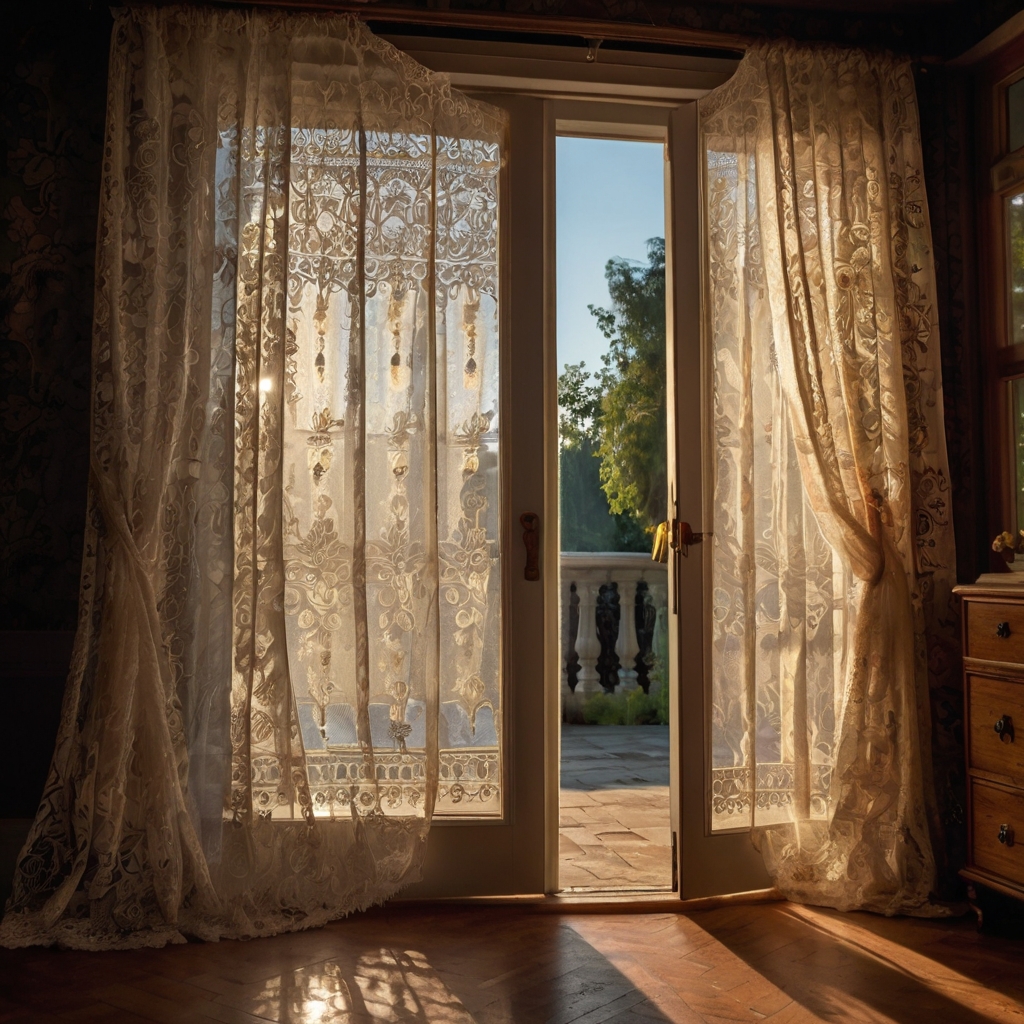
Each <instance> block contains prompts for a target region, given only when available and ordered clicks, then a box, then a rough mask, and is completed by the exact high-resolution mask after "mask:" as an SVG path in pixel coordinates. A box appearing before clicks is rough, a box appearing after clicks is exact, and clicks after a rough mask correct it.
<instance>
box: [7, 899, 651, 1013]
mask: <svg viewBox="0 0 1024 1024" xmlns="http://www.w3.org/2000/svg"><path fill="white" fill-rule="evenodd" d="M4 957H5V961H6V963H5V967H6V973H7V976H8V978H9V979H14V978H17V979H18V980H17V982H14V981H13V980H9V981H8V982H7V983H6V984H5V985H4V986H3V989H4V991H3V993H2V995H0V1018H2V1019H4V1020H7V1019H18V1020H31V1021H33V1022H37V1024H47V1022H54V1021H69V1020H72V1019H74V1020H83V1019H88V1020H89V1021H98V1020H103V1021H108V1020H109V1021H118V1022H124V1024H138V1022H143V1021H168V1020H175V1021H178V1020H181V1021H186V1020H187V1021H190V1022H191V1021H197V1022H203V1021H208V1020H217V1021H228V1020H231V1021H236V1020H238V1021H251V1022H252V1024H259V1022H260V1021H275V1022H290V1024H298V1022H300V1021H301V1022H312V1021H316V1022H317V1024H370V1022H374V1021H388V1022H396V1021H408V1022H422V1024H440V1022H444V1024H511V1022H515V1024H520V1022H523V1024H525V1022H538V1024H539V1022H541V1021H547V1022H550V1024H570V1022H577V1024H589V1022H592V1021H593V1022H596V1021H601V1022H613V1024H640V1022H645V1024H663V1022H664V1024H667V1022H668V1021H669V1020H670V1018H669V1017H667V1016H665V1015H664V1014H662V1013H661V1011H660V1010H659V1009H658V1007H657V1006H656V1005H655V1004H654V1003H653V1002H651V1000H650V999H648V997H647V996H646V994H645V993H644V992H642V991H640V990H639V989H637V988H636V987H635V986H634V985H633V984H632V983H631V982H630V981H629V980H628V979H627V978H626V977H625V976H624V975H623V974H621V973H620V972H619V971H618V970H617V969H616V967H615V966H613V964H612V963H610V962H609V960H608V959H607V958H606V957H605V956H604V955H603V954H602V953H600V952H599V951H598V950H596V949H594V948H593V946H591V945H590V944H589V943H588V942H587V941H586V940H585V939H583V938H582V937H581V936H580V935H579V934H578V933H577V932H576V931H575V930H574V929H573V928H572V927H571V926H570V925H569V924H568V923H566V921H565V920H563V919H562V918H560V917H556V916H554V915H549V914H530V913H524V912H519V911H505V910H493V909H492V910H487V909H485V908H480V909H474V910H451V909H445V908H440V909H439V908H438V907H437V906H436V905H435V906H434V907H433V908H432V909H423V910H419V909H416V908H400V909H394V910H389V909H387V908H383V909H379V910H375V911H371V912H369V913H366V914H359V915H355V916H353V917H351V918H348V919H346V920H344V921H340V922H337V923H335V924H333V925H329V926H328V927H326V928H321V929H318V930H315V931H309V932H299V933H295V934H291V935H283V936H278V937H276V938H272V939H258V940H254V941H252V942H219V943H196V944H189V945H185V946H171V947H167V948H164V949H161V950H138V951H130V952H117V953H79V952H70V951H54V950H38V949H35V950H15V951H11V952H5V953H4ZM55 977H60V978H61V984H60V985H57V986H55V985H54V984H53V979H54V978H55ZM19 1014H20V1015H19Z"/></svg>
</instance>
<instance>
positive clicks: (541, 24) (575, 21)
mask: <svg viewBox="0 0 1024 1024" xmlns="http://www.w3.org/2000/svg"><path fill="white" fill-rule="evenodd" d="M221 2H226V3H228V4H230V5H231V6H244V7H279V8H287V9H290V10H296V9H297V10H306V11H333V12H336V13H339V14H354V15H356V16H357V17H358V18H359V19H360V20H362V21H384V22H398V23H404V24H406V25H423V26H433V27H438V28H445V27H447V28H461V29H466V28H468V29H479V30H480V31H484V32H518V33H526V34H531V35H558V36H578V37H579V38H581V39H584V40H590V39H601V40H603V41H605V42H613V41H614V42H622V43H651V44H656V45H657V44H660V45H662V46H665V45H669V46H680V47H688V48H691V49H702V50H734V51H737V52H739V53H743V52H744V51H745V50H746V49H747V47H748V46H750V45H751V44H752V43H753V42H754V41H755V39H756V37H755V36H749V35H741V34H738V33H731V32H715V31H708V30H703V29H692V28H678V27H675V26H668V25H665V26H662V25H654V24H650V25H640V24H636V23H634V22H622V21H590V20H588V19H586V18H552V17H547V16H544V17H531V16H529V15H521V14H495V13H493V12H491V11H487V12H484V13H476V12H473V11H452V10H438V9H436V8H435V9H431V10H424V9H422V8H419V9H417V8H411V7H394V6H390V5H388V4H380V5H378V4H375V3H372V2H370V3H367V2H365V0H364V2H361V3H360V2H359V0H355V2H353V0H221Z"/></svg>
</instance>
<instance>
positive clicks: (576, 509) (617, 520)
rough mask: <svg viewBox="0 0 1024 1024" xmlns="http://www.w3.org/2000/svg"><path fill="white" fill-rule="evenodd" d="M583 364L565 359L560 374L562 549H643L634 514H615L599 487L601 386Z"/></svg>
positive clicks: (559, 430) (642, 538)
mask: <svg viewBox="0 0 1024 1024" xmlns="http://www.w3.org/2000/svg"><path fill="white" fill-rule="evenodd" d="M592 380H593V378H592V377H591V375H590V373H588V372H587V369H586V365H585V364H584V363H569V364H566V367H565V372H564V373H563V374H562V375H561V376H560V377H559V378H558V406H559V415H558V433H559V441H560V447H561V450H560V452H559V459H558V463H559V479H558V489H559V501H560V505H561V511H562V514H561V520H562V550H563V551H644V550H646V548H647V547H648V541H647V537H646V535H645V534H644V531H643V529H642V528H641V527H640V526H639V525H638V524H637V522H636V521H635V519H634V518H633V517H632V516H631V515H628V514H621V513H620V514H615V513H613V512H612V510H611V509H610V508H609V507H608V499H607V498H606V497H605V494H604V491H603V490H602V489H601V476H600V468H601V467H600V462H599V459H598V451H597V448H598V437H597V421H598V418H599V416H600V411H601V399H602V394H601V386H600V384H593V383H591V381H592Z"/></svg>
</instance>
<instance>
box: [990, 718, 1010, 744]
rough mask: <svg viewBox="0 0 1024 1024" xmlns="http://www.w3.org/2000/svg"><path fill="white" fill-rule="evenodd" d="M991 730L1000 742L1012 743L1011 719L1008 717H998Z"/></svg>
mask: <svg viewBox="0 0 1024 1024" xmlns="http://www.w3.org/2000/svg"><path fill="white" fill-rule="evenodd" d="M992 728H993V729H995V731H996V735H997V736H998V737H999V738H1000V739H1001V740H1009V741H1010V742H1011V743H1012V742H1013V719H1012V718H1011V717H1010V716H1009V715H1000V716H999V719H998V721H997V722H996V724H995V725H994V726H992Z"/></svg>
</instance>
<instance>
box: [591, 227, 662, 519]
mask: <svg viewBox="0 0 1024 1024" xmlns="http://www.w3.org/2000/svg"><path fill="white" fill-rule="evenodd" d="M647 260H648V262H647V263H646V264H637V263H632V262H630V261H628V260H622V259H614V260H609V261H608V263H607V265H606V268H605V276H606V278H607V280H608V293H609V295H610V296H611V300H612V308H611V309H610V310H607V309H599V308H596V307H594V306H591V307H589V308H590V312H591V313H592V314H593V315H594V316H595V317H596V318H597V323H598V326H599V327H600V329H601V332H602V334H604V336H605V337H606V338H607V339H608V341H609V350H608V354H607V355H605V356H604V357H603V361H604V369H603V370H602V371H601V374H600V378H599V380H600V385H601V390H602V392H603V395H602V398H601V409H600V415H599V416H598V417H597V420H596V427H597V435H598V441H599V443H598V456H599V457H600V460H601V486H602V488H603V489H604V492H605V494H606V495H607V496H608V505H609V507H610V508H611V510H612V512H615V513H619V514H629V515H632V516H633V517H634V518H636V519H637V520H638V521H639V522H640V523H641V524H642V525H643V526H644V527H645V528H646V529H647V530H649V531H650V530H652V529H653V528H654V527H655V526H656V525H657V524H658V523H659V522H660V521H661V520H662V519H664V518H665V514H666V509H667V506H668V480H667V451H666V421H665V240H664V239H663V238H651V239H649V240H648V242H647Z"/></svg>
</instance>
